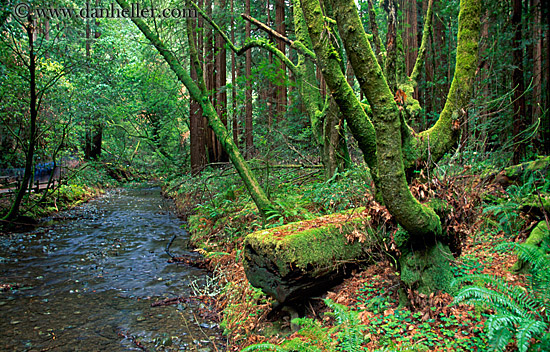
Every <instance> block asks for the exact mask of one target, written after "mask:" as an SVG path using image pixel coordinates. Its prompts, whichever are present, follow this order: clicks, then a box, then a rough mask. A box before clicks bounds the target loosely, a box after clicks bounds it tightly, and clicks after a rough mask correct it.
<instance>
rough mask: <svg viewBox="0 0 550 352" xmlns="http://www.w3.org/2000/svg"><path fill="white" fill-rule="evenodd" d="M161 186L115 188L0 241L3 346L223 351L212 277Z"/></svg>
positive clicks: (15, 347) (68, 349)
mask: <svg viewBox="0 0 550 352" xmlns="http://www.w3.org/2000/svg"><path fill="white" fill-rule="evenodd" d="M171 210H172V204H171V202H170V201H167V200H166V199H164V198H162V197H161V196H160V188H159V187H152V186H150V185H149V186H142V187H126V188H121V189H117V190H114V189H112V190H109V191H107V192H106V193H105V195H104V196H102V197H99V198H95V199H92V200H90V201H89V202H87V203H86V204H82V205H81V206H79V207H75V208H73V209H71V210H68V211H62V212H59V213H57V214H55V216H53V217H51V218H50V219H49V221H46V222H45V223H43V224H42V225H41V226H40V227H37V228H35V229H33V230H32V231H30V232H25V233H20V234H16V233H12V234H11V235H10V236H9V237H8V236H6V237H4V238H1V241H0V267H1V275H0V276H1V281H0V287H1V288H2V289H1V290H0V291H1V292H0V306H1V307H2V314H1V319H0V331H2V333H1V335H2V336H1V337H2V339H1V340H2V342H1V343H0V346H1V347H0V349H2V350H10V351H26V350H46V349H48V350H49V349H53V350H58V351H70V350H80V351H98V350H106V351H107V350H108V351H117V350H120V349H128V350H134V349H138V350H143V351H153V350H155V351H166V352H172V351H181V350H189V351H201V352H214V351H223V350H224V347H223V346H224V344H225V342H224V339H223V338H222V337H221V334H220V333H218V331H217V326H218V325H217V323H216V322H215V321H213V320H211V319H209V317H210V309H209V307H208V306H207V305H206V304H205V303H204V302H203V301H202V300H201V299H200V298H196V296H198V295H200V294H201V292H202V290H203V288H204V287H205V285H207V283H208V282H210V281H211V279H210V277H209V276H208V274H207V273H206V271H204V270H202V269H200V268H196V267H194V266H189V265H182V264H177V263H174V262H172V261H171V260H170V259H171V257H170V256H169V254H168V253H167V251H166V248H167V245H168V243H171V244H172V246H171V248H170V251H171V252H172V253H173V254H174V255H178V256H193V253H192V252H191V251H190V250H189V246H188V235H187V232H186V231H185V230H183V229H182V227H183V225H184V224H183V222H182V221H180V220H179V219H178V218H177V217H176V216H175V215H174V214H173V213H172V212H171Z"/></svg>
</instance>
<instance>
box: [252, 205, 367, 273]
mask: <svg viewBox="0 0 550 352" xmlns="http://www.w3.org/2000/svg"><path fill="white" fill-rule="evenodd" d="M335 216H341V214H333V215H327V216H324V217H321V218H318V219H317V220H316V221H319V222H321V223H322V222H328V221H330V220H331V218H333V217H335ZM364 222H365V218H363V217H360V216H359V217H355V218H352V219H351V220H349V221H345V222H343V223H342V222H339V223H334V224H327V225H322V226H320V227H317V228H312V229H306V230H301V229H300V228H301V227H303V222H295V223H291V224H287V225H283V226H280V227H276V228H272V229H268V230H260V231H256V232H254V233H252V234H250V235H248V236H247V237H246V239H245V247H248V248H251V249H252V250H254V251H255V252H256V253H261V254H265V260H266V261H271V262H273V263H274V264H275V267H276V269H277V270H278V272H279V273H280V275H281V276H283V277H284V276H286V275H288V274H289V273H290V272H291V271H293V270H295V269H299V270H300V271H302V272H304V273H306V272H309V273H310V274H311V275H313V276H315V275H317V274H319V273H321V272H325V271H327V270H328V269H330V268H334V267H336V266H338V263H339V262H341V261H346V260H355V259H357V258H360V257H362V256H363V246H364V243H361V242H359V241H357V240H356V241H354V242H350V241H348V239H346V236H345V234H350V233H353V232H354V231H359V232H361V231H364V229H363V228H364V226H362V225H363V223H364ZM288 233H290V234H288ZM256 264H258V263H256ZM265 264H266V266H269V265H268V264H267V263H265ZM249 279H250V278H249ZM251 281H252V280H251Z"/></svg>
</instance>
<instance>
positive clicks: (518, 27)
mask: <svg viewBox="0 0 550 352" xmlns="http://www.w3.org/2000/svg"><path fill="white" fill-rule="evenodd" d="M512 1H513V3H512V4H513V10H512V25H513V26H514V27H515V28H514V50H513V52H512V65H513V66H514V70H513V71H512V89H513V90H514V94H513V107H514V124H513V130H512V134H513V136H514V157H513V160H512V162H513V163H514V164H519V163H520V162H521V160H522V159H523V158H524V157H525V147H526V141H524V140H523V139H524V136H523V135H522V132H523V131H524V130H525V128H526V123H525V119H526V116H525V112H526V111H525V85H524V83H523V43H522V38H523V35H522V28H523V26H522V20H521V16H522V3H523V1H522V0H512Z"/></svg>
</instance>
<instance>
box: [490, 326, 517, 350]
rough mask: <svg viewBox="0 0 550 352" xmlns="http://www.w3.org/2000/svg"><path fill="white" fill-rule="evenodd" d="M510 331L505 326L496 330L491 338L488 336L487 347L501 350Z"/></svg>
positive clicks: (508, 338) (509, 337)
mask: <svg viewBox="0 0 550 352" xmlns="http://www.w3.org/2000/svg"><path fill="white" fill-rule="evenodd" d="M511 338H512V332H511V331H510V330H508V329H506V328H502V329H500V330H498V331H496V332H495V333H494V334H493V336H492V338H489V349H490V350H491V351H496V352H502V351H504V349H505V348H506V346H508V343H509V342H510V339H511Z"/></svg>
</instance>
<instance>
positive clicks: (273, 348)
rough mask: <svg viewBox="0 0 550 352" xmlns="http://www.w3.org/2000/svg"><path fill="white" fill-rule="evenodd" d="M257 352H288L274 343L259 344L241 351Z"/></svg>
mask: <svg viewBox="0 0 550 352" xmlns="http://www.w3.org/2000/svg"><path fill="white" fill-rule="evenodd" d="M255 351H261V352H268V351H269V352H288V350H286V349H284V348H282V347H280V346H277V345H274V344H272V343H257V344H255V345H250V346H248V347H246V348H244V349H242V350H241V352H255Z"/></svg>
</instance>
